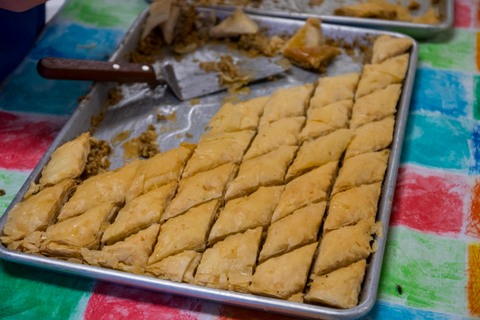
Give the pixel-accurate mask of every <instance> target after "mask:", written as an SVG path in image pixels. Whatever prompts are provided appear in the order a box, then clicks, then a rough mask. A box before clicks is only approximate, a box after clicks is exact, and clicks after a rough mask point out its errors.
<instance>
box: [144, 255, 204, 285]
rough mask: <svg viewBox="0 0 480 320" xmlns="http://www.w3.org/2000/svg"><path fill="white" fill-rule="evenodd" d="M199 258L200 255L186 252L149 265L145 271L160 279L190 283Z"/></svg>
mask: <svg viewBox="0 0 480 320" xmlns="http://www.w3.org/2000/svg"><path fill="white" fill-rule="evenodd" d="M201 258H202V254H201V253H199V252H196V251H193V250H187V251H184V252H182V253H179V254H176V255H173V256H169V257H167V258H165V259H163V260H161V261H159V262H157V263H154V264H152V265H149V266H148V267H147V270H146V271H147V273H149V274H151V275H154V276H156V277H158V278H161V279H166V280H171V281H175V282H188V283H192V282H193V281H192V280H193V273H194V271H195V269H196V268H197V266H198V264H199V263H200V259H201Z"/></svg>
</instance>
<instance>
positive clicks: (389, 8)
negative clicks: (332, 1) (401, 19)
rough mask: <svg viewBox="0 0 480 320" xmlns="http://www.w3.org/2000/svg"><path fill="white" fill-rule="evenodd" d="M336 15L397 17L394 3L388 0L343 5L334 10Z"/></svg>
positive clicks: (378, 17)
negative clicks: (387, 0)
mask: <svg viewBox="0 0 480 320" xmlns="http://www.w3.org/2000/svg"><path fill="white" fill-rule="evenodd" d="M334 13H335V15H338V16H349V17H359V18H376V19H385V20H394V19H395V18H396V17H397V10H396V8H395V6H394V5H392V4H389V3H388V2H376V3H374V2H367V3H358V4H352V5H348V6H343V7H340V8H338V9H336V10H335V11H334Z"/></svg>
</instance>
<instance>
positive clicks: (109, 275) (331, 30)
mask: <svg viewBox="0 0 480 320" xmlns="http://www.w3.org/2000/svg"><path fill="white" fill-rule="evenodd" d="M219 14H221V13H219ZM145 16H146V13H145V12H144V13H143V14H142V15H141V16H140V17H139V18H138V19H137V21H136V22H135V24H134V25H133V26H132V28H131V29H130V31H128V32H127V34H126V36H125V38H124V41H123V42H122V43H121V45H120V47H119V48H118V50H117V51H116V53H115V54H114V55H113V56H112V57H111V59H110V60H111V61H123V60H125V59H126V57H127V56H128V52H130V51H131V50H133V49H134V48H135V46H136V45H137V43H138V38H139V32H140V27H141V25H142V22H143V20H144V18H145ZM254 19H255V20H256V21H257V22H258V23H259V24H261V25H263V26H268V27H269V28H270V30H271V32H272V33H278V32H290V33H291V32H293V31H295V30H296V29H298V28H299V27H300V26H301V25H303V22H302V21H298V20H289V19H283V18H274V17H255V18H254ZM323 31H324V34H325V35H326V36H327V37H330V38H333V39H337V40H343V41H345V42H347V43H351V44H353V43H354V42H356V43H360V44H362V43H366V42H367V41H369V39H371V37H372V36H377V35H380V34H391V35H392V36H395V37H406V36H405V35H401V34H395V33H389V32H382V31H374V30H366V29H360V28H354V27H347V26H338V25H328V24H324V25H323ZM216 49H218V48H216ZM417 51H418V47H417V44H416V43H415V42H414V45H413V47H412V49H411V52H410V64H409V68H408V73H407V77H406V79H405V83H404V85H403V91H402V95H401V99H400V101H399V105H398V111H397V115H396V126H395V132H394V139H393V143H392V146H391V154H390V159H389V164H388V168H387V172H386V176H385V181H384V186H383V189H382V195H381V200H380V203H379V211H378V215H377V220H379V221H381V222H382V224H383V236H382V237H378V238H377V239H376V240H377V242H378V250H377V251H376V252H375V253H373V254H372V255H371V259H370V262H369V266H368V268H367V272H366V275H365V280H364V282H363V286H362V290H361V294H360V298H359V304H358V306H356V307H354V308H351V309H347V310H339V309H335V308H329V307H324V306H317V305H312V304H300V303H294V302H289V301H284V300H279V299H273V298H266V297H261V296H256V295H250V294H241V293H236V292H231V291H223V290H217V289H211V288H206V287H200V286H195V285H189V284H184V283H175V282H170V281H166V280H160V279H156V278H153V277H147V276H139V275H134V274H130V273H125V272H120V271H115V270H110V269H104V268H99V267H93V266H89V265H82V264H76V263H72V262H66V261H62V260H58V259H54V258H48V257H43V256H36V255H30V254H25V253H21V252H16V251H11V250H8V249H6V248H5V247H4V246H2V245H0V257H1V258H2V259H5V260H9V261H14V262H18V263H22V264H27V265H32V266H36V267H41V268H45V269H49V270H54V271H59V272H63V273H68V274H73V275H78V276H83V277H88V278H94V279H98V280H105V281H110V282H114V283H118V284H122V285H129V286H133V287H137V288H144V289H149V290H155V291H160V292H164V293H171V294H179V295H185V296H190V297H195V298H202V299H208V300H213V301H218V302H222V303H227V304H232V305H237V306H242V307H249V308H256V309H261V310H266V311H271V312H278V313H283V314H288V315H293V316H301V317H312V318H318V317H321V318H325V319H342V318H343V319H345V318H356V317H360V316H362V315H365V314H366V313H367V312H368V311H369V310H370V309H371V308H372V306H373V304H374V302H375V300H376V294H377V288H378V282H379V278H380V273H381V266H382V260H383V254H384V249H385V242H386V238H387V232H388V224H389V223H388V222H389V218H390V209H391V205H392V200H393V193H394V188H395V181H396V176H397V171H398V166H399V161H400V152H401V147H402V141H403V135H404V130H405V125H406V120H407V115H408V109H409V101H410V96H411V91H412V85H413V81H414V77H415V69H416V62H417ZM199 54H200V55H207V56H208V55H209V54H210V55H211V54H213V53H211V52H210V53H209V52H208V50H206V51H204V52H200V53H199ZM177 63H180V62H177ZM361 67H362V65H361V63H360V62H359V60H358V59H355V58H352V57H350V56H346V55H345V56H343V57H341V58H339V59H338V60H337V61H336V62H335V63H333V64H332V65H331V66H330V67H329V68H328V70H327V75H334V74H341V73H345V72H351V71H359V70H360V69H361ZM317 79H318V74H315V73H312V72H308V71H305V70H301V69H299V68H296V67H294V68H293V69H292V70H291V72H290V73H288V74H287V75H285V76H283V77H281V78H279V79H277V80H275V81H272V82H262V83H257V84H254V85H251V86H250V91H249V93H248V94H246V95H245V96H243V97H242V99H247V98H251V97H255V96H260V95H265V94H269V93H271V92H273V91H274V90H275V89H277V88H279V87H282V86H286V85H295V84H303V83H305V82H314V81H315V80H317ZM114 86H116V84H111V83H97V84H95V85H94V86H93V88H92V90H91V91H90V92H89V94H88V95H87V96H86V98H85V99H84V100H83V101H82V102H81V103H80V104H79V106H78V108H77V110H76V111H75V112H74V114H73V115H72V117H71V118H70V120H69V121H68V122H67V123H66V125H65V126H64V128H63V129H62V130H61V131H60V133H59V135H58V136H57V137H56V139H55V140H54V142H53V143H52V145H51V146H50V148H49V149H48V151H47V152H46V154H45V155H44V156H43V157H42V159H41V160H40V162H39V164H38V165H37V167H36V168H35V169H34V170H33V171H32V173H31V175H30V176H29V177H28V179H27V181H26V182H25V184H24V185H23V186H22V188H21V189H20V191H19V192H18V194H17V195H16V196H15V198H14V200H13V201H12V203H11V204H10V206H9V208H8V209H7V211H6V213H5V214H4V215H3V217H2V218H1V220H0V230H3V226H4V224H5V221H6V218H7V216H8V212H9V210H11V208H12V207H13V206H14V205H15V204H16V203H17V202H19V201H20V200H21V199H22V197H23V196H24V194H25V192H26V191H27V189H28V187H29V185H30V183H31V182H32V181H38V178H39V176H40V173H41V170H42V168H43V166H44V165H45V164H46V163H47V161H48V159H49V157H50V155H51V153H52V152H53V151H54V150H55V149H56V148H57V147H58V146H60V145H61V144H62V143H64V142H66V141H68V140H70V139H73V138H74V137H76V136H78V135H79V134H80V133H82V132H84V131H86V130H89V129H90V128H91V124H90V121H91V118H92V116H95V115H98V114H99V113H100V112H102V111H105V112H106V113H105V118H104V120H103V122H102V123H101V124H100V126H98V127H97V128H96V131H95V134H94V136H95V137H97V138H100V139H105V140H111V139H112V138H113V137H114V136H116V135H117V134H118V133H119V132H122V131H124V130H132V136H133V137H134V136H137V135H139V134H140V133H141V132H143V131H144V130H145V129H146V128H147V126H148V125H149V124H155V125H156V126H157V128H158V127H159V126H160V128H159V130H158V129H157V132H159V131H160V134H159V139H158V142H159V145H160V149H161V150H167V149H170V148H173V147H176V146H178V144H179V143H180V142H182V141H191V142H195V141H196V140H197V139H198V137H199V136H200V135H201V133H203V130H204V127H205V124H206V123H207V122H208V120H209V119H210V117H211V116H212V115H213V114H215V113H216V111H217V110H218V109H219V108H220V106H221V104H222V101H223V100H224V99H225V98H226V97H227V96H229V95H228V93H217V94H214V95H210V96H207V97H204V98H201V99H199V100H197V101H195V102H194V103H192V102H191V101H190V102H181V101H179V100H178V99H176V98H175V96H173V94H172V93H171V92H170V91H169V90H167V89H166V88H165V87H157V88H155V89H150V88H148V87H146V86H144V85H140V84H137V85H129V86H125V85H123V86H122V88H123V92H124V98H123V99H122V100H121V101H120V102H119V103H117V104H116V105H114V106H111V107H109V108H108V109H107V108H106V103H105V101H106V98H107V94H108V91H109V90H110V89H111V88H112V87H114ZM72 99H76V97H72ZM158 113H162V114H165V115H172V116H173V115H176V117H175V120H171V121H167V122H165V123H164V124H159V123H158V122H157V121H156V115H157V114H158ZM187 133H188V134H187ZM114 149H115V154H114V156H113V158H112V168H116V167H119V166H121V165H122V164H123V160H122V153H121V150H122V148H121V147H120V146H116V147H115V146H114Z"/></svg>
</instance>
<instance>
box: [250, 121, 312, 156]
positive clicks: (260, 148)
mask: <svg viewBox="0 0 480 320" xmlns="http://www.w3.org/2000/svg"><path fill="white" fill-rule="evenodd" d="M304 122H305V117H288V118H282V119H280V120H277V121H275V122H271V123H267V124H265V125H263V126H261V127H260V128H259V130H258V133H257V135H256V136H255V139H254V140H253V142H252V145H251V146H250V148H249V149H248V151H247V153H246V154H245V156H244V158H243V161H245V160H249V159H253V158H255V157H258V156H261V155H262V154H266V153H268V152H270V151H273V150H275V149H277V148H278V147H280V146H296V145H297V144H298V138H297V136H298V134H299V132H300V129H301V128H302V126H303V123H304Z"/></svg>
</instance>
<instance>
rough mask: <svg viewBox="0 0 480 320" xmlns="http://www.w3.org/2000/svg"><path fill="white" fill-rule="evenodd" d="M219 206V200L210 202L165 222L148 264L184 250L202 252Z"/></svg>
mask: <svg viewBox="0 0 480 320" xmlns="http://www.w3.org/2000/svg"><path fill="white" fill-rule="evenodd" d="M219 206H220V201H219V200H212V201H209V202H206V203H203V204H201V205H199V206H197V207H193V208H191V209H190V210H188V211H187V212H185V213H184V214H182V215H181V216H177V217H175V218H171V219H170V220H168V221H167V222H165V223H164V224H163V225H162V227H161V228H160V233H159V234H158V238H157V244H156V245H155V249H154V250H153V253H152V255H151V256H150V258H149V259H148V264H149V265H151V264H154V263H156V262H158V261H160V260H162V259H164V258H166V257H168V256H171V255H174V254H177V253H180V252H182V251H184V250H195V251H203V250H204V249H205V242H206V240H207V234H208V231H209V230H210V227H211V226H212V222H213V218H214V217H215V213H216V212H217V209H218V207H219Z"/></svg>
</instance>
